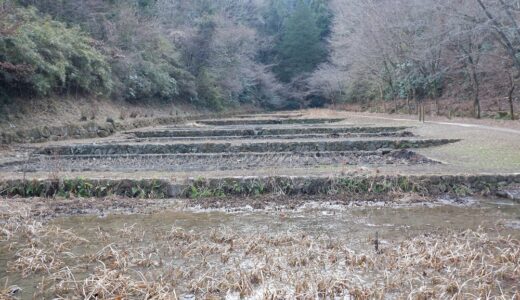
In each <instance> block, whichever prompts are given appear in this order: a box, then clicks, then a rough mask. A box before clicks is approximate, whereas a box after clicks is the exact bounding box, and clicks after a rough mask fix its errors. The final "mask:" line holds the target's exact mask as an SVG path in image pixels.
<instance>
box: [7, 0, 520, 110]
mask: <svg viewBox="0 0 520 300" xmlns="http://www.w3.org/2000/svg"><path fill="white" fill-rule="evenodd" d="M519 22H520V1H519V0H464V1H462V0H457V1H453V0H190V1H188V0H128V1H114V0H0V103H12V102H16V101H20V99H24V98H36V99H38V98H45V97H59V96H70V95H72V96H77V95H81V96H91V97H97V98H102V99H114V100H119V101H127V102H129V103H136V102H144V101H160V102H164V103H177V102H182V103H190V104H193V105H195V106H201V107H205V108H210V109H212V110H222V109H224V108H226V107H231V106H238V105H241V104H248V105H255V106H261V107H265V108H271V109H280V108H299V107H304V106H321V105H325V104H341V103H354V104H358V105H361V106H371V105H382V106H384V107H385V109H388V110H391V111H401V110H403V109H404V110H407V111H409V112H411V111H414V110H416V109H417V107H418V104H419V103H423V102H426V101H428V102H432V103H435V104H436V105H435V109H436V110H437V112H441V109H442V106H441V105H439V101H441V100H445V99H449V101H450V102H449V103H457V104H463V105H462V106H461V107H466V108H467V110H469V113H470V114H471V115H473V116H475V117H481V116H482V115H483V114H484V112H485V110H486V109H488V108H490V107H491V106H493V105H494V104H496V103H498V105H499V106H500V107H499V108H498V109H496V110H498V111H502V110H504V111H505V112H506V114H507V115H508V117H509V118H511V117H513V116H514V112H513V110H514V107H515V105H518V101H517V92H519V90H520V87H517V85H518V80H519V77H520V27H519ZM497 101H498V102H497ZM504 103H505V104H506V105H505V106H504ZM464 105H465V106H464ZM450 107H451V105H450ZM450 113H451V111H450Z"/></svg>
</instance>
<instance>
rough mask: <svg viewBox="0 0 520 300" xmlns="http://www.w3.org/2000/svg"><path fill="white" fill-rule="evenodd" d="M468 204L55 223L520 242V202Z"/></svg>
mask: <svg viewBox="0 0 520 300" xmlns="http://www.w3.org/2000/svg"><path fill="white" fill-rule="evenodd" d="M465 202H466V203H465V204H463V205H453V204H435V205H424V204H422V205H417V206H401V207H395V206H384V205H377V204H376V205H372V206H362V207H343V206H329V205H321V204H318V203H309V204H307V205H305V206H303V207H301V208H299V209H297V210H270V211H253V210H251V211H250V210H247V209H244V210H242V211H235V212H225V211H201V210H188V211H179V210H166V211H164V212H160V213H155V214H150V215H141V214H137V215H112V216H108V217H104V218H100V217H97V216H88V217H84V216H79V217H78V216H75V217H67V218H60V219H57V220H55V221H53V222H52V223H53V224H55V225H58V226H60V227H62V228H67V229H69V228H70V229H71V230H72V231H73V232H75V233H76V234H78V235H79V236H82V237H86V238H87V239H89V240H95V237H96V234H97V232H98V229H97V228H99V227H101V228H102V229H103V230H105V231H107V232H111V231H114V232H115V231H116V230H119V229H121V228H125V227H127V228H128V227H129V226H134V227H138V228H143V229H144V231H146V230H147V229H154V230H155V231H166V230H169V229H171V228H172V227H178V228H182V229H184V230H186V231H193V232H206V231H209V230H211V229H214V228H226V229H227V230H230V231H233V232H235V233H237V234H240V235H254V234H263V233H269V234H276V233H288V232H302V231H303V232H305V233H307V234H309V235H312V236H315V237H318V236H327V237H332V238H334V237H338V238H339V237H341V238H342V239H348V240H349V241H351V243H352V244H351V245H349V247H351V248H353V249H358V250H366V249H367V248H371V247H372V241H373V239H374V237H375V235H376V232H377V234H378V237H379V239H381V240H382V241H383V243H384V242H385V241H400V240H403V239H406V238H413V237H416V236H419V235H421V234H427V233H430V232H433V231H444V230H453V231H463V230H466V229H473V230H476V229H478V228H479V227H482V228H484V229H485V231H491V232H493V231H497V232H499V233H500V234H502V235H504V234H511V235H512V236H514V237H519V238H520V204H518V203H515V202H511V201H507V200H501V199H484V198H483V199H473V198H468V199H465Z"/></svg>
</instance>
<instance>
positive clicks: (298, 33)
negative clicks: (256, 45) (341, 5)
mask: <svg viewBox="0 0 520 300" xmlns="http://www.w3.org/2000/svg"><path fill="white" fill-rule="evenodd" d="M317 17H318V16H317V15H316V13H314V12H313V11H312V9H311V7H310V6H309V5H307V4H305V3H303V2H302V1H299V2H298V3H297V4H296V9H295V11H294V12H293V13H292V15H290V16H289V17H288V19H287V22H286V24H285V26H284V30H283V35H282V37H281V40H280V43H279V44H278V45H277V48H276V49H277V51H278V56H279V58H278V59H279V64H278V66H277V67H276V68H275V72H276V73H277V74H278V77H279V78H280V79H281V80H282V81H283V82H289V81H290V80H292V79H293V78H295V77H296V76H297V75H300V74H305V73H309V72H312V71H313V70H314V69H315V68H316V67H317V66H318V64H319V63H321V62H323V61H324V59H325V58H326V50H325V48H324V46H323V45H322V43H321V32H320V28H319V27H318V23H317V22H318V20H317Z"/></svg>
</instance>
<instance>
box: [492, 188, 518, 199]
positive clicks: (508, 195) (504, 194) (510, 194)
mask: <svg viewBox="0 0 520 300" xmlns="http://www.w3.org/2000/svg"><path fill="white" fill-rule="evenodd" d="M496 195H497V196H498V197H501V198H505V199H509V200H513V201H520V189H519V190H499V191H497V193H496Z"/></svg>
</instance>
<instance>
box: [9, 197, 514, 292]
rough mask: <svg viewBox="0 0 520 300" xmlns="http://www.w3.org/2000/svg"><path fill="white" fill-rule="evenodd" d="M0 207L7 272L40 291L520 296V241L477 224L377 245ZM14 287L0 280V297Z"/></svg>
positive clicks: (337, 238) (292, 233) (340, 239)
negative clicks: (95, 224)
mask: <svg viewBox="0 0 520 300" xmlns="http://www.w3.org/2000/svg"><path fill="white" fill-rule="evenodd" d="M3 209H7V210H8V211H9V212H10V213H8V214H3V215H2V223H1V224H2V225H1V228H0V229H1V234H0V237H1V242H0V247H2V248H5V249H7V253H8V254H9V256H10V257H12V258H13V259H12V260H11V261H9V263H8V265H7V271H8V276H14V275H15V274H18V276H22V277H26V278H28V279H30V280H32V281H34V282H35V285H36V284H37V285H38V290H37V291H36V292H35V294H34V295H32V296H33V297H35V298H41V297H51V296H52V297H56V298H58V299H178V297H180V296H181V295H186V294H192V295H196V297H197V298H202V299H219V298H222V297H224V296H226V295H227V296H231V297H240V298H253V299H287V298H291V299H315V298H322V299H325V298H327V299H332V298H334V297H350V298H352V299H383V298H399V299H404V298H408V299H432V298H444V299H468V298H469V299H476V298H480V299H519V297H520V290H519V286H518V282H520V241H518V240H516V239H513V238H511V237H507V236H500V235H496V234H494V233H486V232H484V230H477V231H471V230H468V231H464V232H439V233H429V234H425V235H421V236H417V237H415V238H413V239H403V240H402V241H399V242H393V243H389V244H384V245H383V246H382V247H380V248H379V250H378V251H375V250H374V246H373V242H372V241H370V240H368V239H367V241H366V244H365V245H363V246H362V247H361V248H360V247H359V245H358V246H356V247H354V248H357V250H354V248H352V247H351V246H352V245H349V240H348V239H343V238H341V237H336V236H312V235H308V234H306V233H304V232H285V233H271V232H264V231H259V232H256V233H252V234H251V233H239V232H235V231H232V230H230V229H227V228H214V229H211V230H205V231H200V232H193V231H186V230H184V229H182V228H178V227H173V228H170V229H162V228H151V227H146V228H145V227H142V226H140V225H135V224H126V225H125V226H123V227H121V228H111V229H110V228H92V229H91V230H90V231H88V230H87V231H85V235H88V237H81V236H78V234H76V233H75V230H66V229H63V228H60V227H59V226H55V225H51V224H43V223H41V222H38V221H37V220H34V219H33V218H32V217H30V216H29V215H28V212H27V210H26V209H25V208H24V207H20V206H17V207H3ZM2 211H5V210H2ZM77 230H79V229H77ZM77 230H76V231H77ZM87 232H90V234H87ZM19 290H20V288H19V287H17V286H9V285H7V281H6V284H5V287H4V289H2V290H0V299H12V298H14V297H16V296H17V295H18V294H20V291H19ZM22 295H23V296H24V298H25V297H27V296H31V295H24V294H22Z"/></svg>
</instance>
